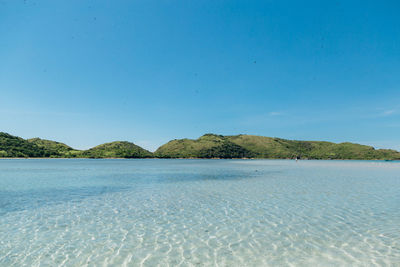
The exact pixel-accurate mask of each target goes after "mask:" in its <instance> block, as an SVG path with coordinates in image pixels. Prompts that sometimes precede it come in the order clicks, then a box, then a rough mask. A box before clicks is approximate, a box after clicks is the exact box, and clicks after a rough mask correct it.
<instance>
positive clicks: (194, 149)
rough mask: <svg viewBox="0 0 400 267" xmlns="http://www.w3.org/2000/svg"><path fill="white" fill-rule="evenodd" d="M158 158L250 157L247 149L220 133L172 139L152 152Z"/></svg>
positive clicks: (250, 154) (250, 153)
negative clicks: (195, 138) (194, 138)
mask: <svg viewBox="0 0 400 267" xmlns="http://www.w3.org/2000/svg"><path fill="white" fill-rule="evenodd" d="M154 155H155V156H156V157H160V158H250V157H253V156H254V154H253V153H252V152H251V151H249V150H248V149H246V148H244V147H242V146H240V145H237V144H235V143H233V142H231V141H229V140H228V139H227V138H226V137H224V136H222V135H215V134H205V135H203V136H202V137H200V138H199V139H197V140H191V139H180V140H172V141H170V142H168V143H167V144H165V145H163V146H161V147H160V148H158V149H157V151H156V152H155V153H154Z"/></svg>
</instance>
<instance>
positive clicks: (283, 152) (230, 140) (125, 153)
mask: <svg viewBox="0 0 400 267" xmlns="http://www.w3.org/2000/svg"><path fill="white" fill-rule="evenodd" d="M0 157H10V158H16V157H20V158H21V157H22V158H23V157H33V158H34V157H52V158H152V157H158V158H270V159H289V158H296V157H299V158H303V159H364V160H372V159H377V160H399V159H400V152H398V151H395V150H390V149H374V148H373V147H371V146H365V145H359V144H353V143H340V144H336V143H331V142H323V141H296V140H286V139H281V138H272V137H264V136H255V135H232V136H223V135H216V134H205V135H203V136H201V137H200V138H198V139H196V140H192V139H179V140H172V141H170V142H168V143H166V144H165V145H162V146H161V147H159V148H158V149H157V151H156V152H154V153H151V152H149V151H147V150H145V149H143V148H141V147H140V146H137V145H135V144H133V143H130V142H126V141H116V142H111V143H106V144H102V145H99V146H96V147H93V148H91V149H88V150H75V149H73V148H71V147H70V146H68V145H66V144H63V143H59V142H55V141H50V140H44V139H40V138H32V139H28V140H25V139H23V138H20V137H16V136H13V135H10V134H7V133H1V132H0Z"/></svg>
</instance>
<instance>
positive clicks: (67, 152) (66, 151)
mask: <svg viewBox="0 0 400 267" xmlns="http://www.w3.org/2000/svg"><path fill="white" fill-rule="evenodd" d="M27 141H28V142H30V143H32V144H35V145H36V146H38V147H40V148H44V149H45V150H47V151H49V152H50V154H51V157H65V158H71V157H76V156H78V155H79V154H80V153H81V151H79V150H75V149H73V148H72V147H70V146H68V145H66V144H64V143H60V142H56V141H51V140H45V139H40V138H32V139H27Z"/></svg>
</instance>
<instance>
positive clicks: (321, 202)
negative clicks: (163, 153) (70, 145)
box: [0, 159, 400, 267]
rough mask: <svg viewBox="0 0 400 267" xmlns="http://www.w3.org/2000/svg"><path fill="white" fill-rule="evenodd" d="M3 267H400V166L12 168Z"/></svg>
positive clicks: (24, 164)
mask: <svg viewBox="0 0 400 267" xmlns="http://www.w3.org/2000/svg"><path fill="white" fill-rule="evenodd" d="M0 266H7V267H9V266H18V267H19V266H400V162H396V161H392V162H386V161H334V160H331V161H323V160H320V161H317V160H315V161H314V160H299V161H297V162H296V161H294V160H251V159H247V160H222V159H220V160H215V159H210V160H206V159H2V160H0Z"/></svg>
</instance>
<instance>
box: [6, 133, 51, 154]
mask: <svg viewBox="0 0 400 267" xmlns="http://www.w3.org/2000/svg"><path fill="white" fill-rule="evenodd" d="M50 156H51V152H50V151H49V150H47V149H45V148H43V147H39V146H37V145H36V144H34V143H31V142H28V141H27V140H25V139H22V138H20V137H16V136H13V135H10V134H7V133H2V132H0V157H9V158H15V157H20V158H24V157H50Z"/></svg>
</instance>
